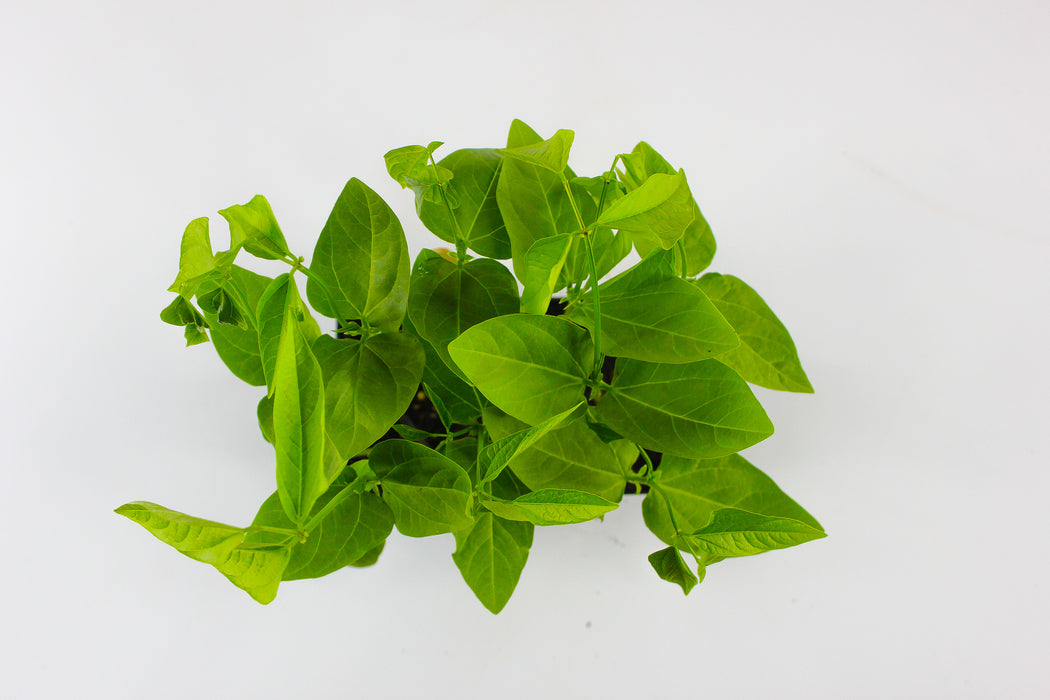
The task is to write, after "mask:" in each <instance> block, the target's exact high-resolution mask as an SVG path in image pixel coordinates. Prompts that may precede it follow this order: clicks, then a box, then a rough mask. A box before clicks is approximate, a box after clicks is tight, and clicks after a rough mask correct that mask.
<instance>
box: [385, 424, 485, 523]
mask: <svg viewBox="0 0 1050 700" xmlns="http://www.w3.org/2000/svg"><path fill="white" fill-rule="evenodd" d="M368 463H369V465H370V466H371V467H372V469H373V470H375V473H376V476H377V477H378V479H379V481H380V483H381V484H382V488H383V500H384V501H386V504H387V505H388V506H390V510H392V511H393V512H394V524H395V525H397V529H398V531H399V532H400V533H401V534H402V535H406V536H408V537H429V536H431V535H439V534H441V533H444V532H459V531H460V530H463V529H465V528H468V527H470V526H471V525H472V523H473V522H474V519H473V517H472V516H471V515H470V499H471V489H470V477H469V476H467V473H466V472H465V471H463V468H462V467H461V466H459V465H458V464H456V463H455V462H454V461H452V460H451V459H449V458H448V457H446V456H444V455H442V454H440V453H438V452H435V451H434V450H432V449H430V448H429V447H426V446H424V445H420V444H419V443H417V442H409V441H407V440H385V441H383V442H381V443H379V444H378V445H376V446H375V447H374V448H372V452H371V454H369V457H368Z"/></svg>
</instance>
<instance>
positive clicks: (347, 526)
mask: <svg viewBox="0 0 1050 700" xmlns="http://www.w3.org/2000/svg"><path fill="white" fill-rule="evenodd" d="M347 489H350V490H351V493H349V494H347V495H345V496H342V494H344V492H345V491H346V490H347ZM353 490H354V489H352V488H351V485H350V483H349V480H348V479H346V478H341V479H339V480H338V481H336V482H335V483H333V484H332V486H331V487H329V489H328V491H327V492H325V494H324V495H323V496H321V498H319V499H317V503H316V504H315V505H314V514H316V513H320V512H322V511H323V510H324V509H325V507H326V506H328V504H329V503H331V502H332V501H333V500H336V499H338V502H337V503H336V504H335V505H334V506H333V507H332V508H331V509H330V510H328V511H327V513H325V515H324V517H323V518H321V520H320V521H319V522H318V524H317V526H316V529H314V530H313V531H311V532H310V535H309V536H308V537H307V539H306V541H305V542H301V543H300V542H298V541H296V542H295V543H294V544H293V545H292V547H291V553H290V557H289V560H288V565H287V566H286V567H285V569H284V573H283V575H282V577H281V580H283V581H294V580H296V579H304V578H319V577H321V576H327V575H328V574H330V573H332V572H333V571H337V570H339V569H341V568H343V567H344V566H349V565H350V564H353V563H354V562H357V561H360V560H361V559H362V558H364V557H365V556H367V555H368V554H369V552H371V551H372V550H373V549H375V548H377V547H382V545H383V543H384V542H386V538H387V537H388V536H389V535H390V532H391V530H392V529H393V527H394V516H393V513H391V512H390V508H389V507H388V506H387V505H386V503H385V502H384V501H383V499H382V498H380V497H379V496H377V495H375V494H374V493H353V492H352V491H353ZM340 496H342V497H340ZM252 525H254V526H256V527H258V526H264V527H268V528H284V529H289V528H294V527H295V526H294V524H293V523H292V522H291V521H289V520H288V518H287V517H286V516H285V514H284V510H283V509H282V508H281V502H280V499H279V498H278V497H277V494H276V493H274V494H273V495H272V496H270V497H269V498H267V499H266V500H265V501H264V502H263V504H262V506H261V507H260V508H259V512H258V513H257V514H256V516H255V520H253V521H252ZM267 536H268V537H272V535H269V534H268V533H262V537H263V538H265V537H267Z"/></svg>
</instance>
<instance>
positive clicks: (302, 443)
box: [273, 284, 329, 526]
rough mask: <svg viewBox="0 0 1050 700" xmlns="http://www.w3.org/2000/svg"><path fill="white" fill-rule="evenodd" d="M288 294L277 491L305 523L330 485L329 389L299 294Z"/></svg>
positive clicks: (279, 376)
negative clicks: (303, 324) (304, 324)
mask: <svg viewBox="0 0 1050 700" xmlns="http://www.w3.org/2000/svg"><path fill="white" fill-rule="evenodd" d="M287 286H288V289H289V290H292V291H291V292H290V293H289V294H288V295H287V297H286V298H287V300H288V303H287V305H286V307H285V314H284V322H283V324H282V327H281V336H280V342H279V343H278V347H277V357H276V360H275V363H274V372H273V428H274V450H275V451H276V453H277V493H278V494H279V495H280V498H281V506H282V507H283V508H284V512H285V514H286V515H287V516H288V519H289V520H291V521H292V522H293V523H295V524H296V525H297V526H301V525H303V524H304V523H305V522H306V520H307V518H308V517H309V515H310V510H311V508H312V507H313V504H314V502H315V501H316V500H317V499H318V498H319V497H320V496H321V494H323V493H324V492H325V490H326V489H327V488H328V484H329V478H328V474H326V469H325V454H324V452H325V395H324V380H323V379H322V376H321V366H320V365H319V364H318V362H317V358H316V357H314V354H313V352H311V350H310V345H309V343H308V342H307V340H306V338H305V337H304V336H303V332H302V330H301V329H300V328H299V319H298V317H297V314H298V313H299V303H298V302H299V295H298V293H297V292H294V290H295V285H294V284H288V285H287Z"/></svg>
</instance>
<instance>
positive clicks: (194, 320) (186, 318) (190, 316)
mask: <svg viewBox="0 0 1050 700" xmlns="http://www.w3.org/2000/svg"><path fill="white" fill-rule="evenodd" d="M160 320H161V321H164V323H168V324H171V325H173V326H183V327H184V328H185V330H184V331H183V335H184V336H185V338H186V347H189V346H191V345H197V344H198V343H206V342H208V323H207V321H205V320H204V316H202V315H201V314H200V312H199V311H197V309H195V308H193V304H191V303H190V302H188V301H186V298H185V297H183V296H181V295H179V296H176V297H175V298H174V299H173V300H172V302H171V303H170V304H168V305H167V306H166V307H164V310H163V311H161V312H160Z"/></svg>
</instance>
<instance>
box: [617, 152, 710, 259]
mask: <svg viewBox="0 0 1050 700" xmlns="http://www.w3.org/2000/svg"><path fill="white" fill-rule="evenodd" d="M694 218H695V214H694V212H693V195H692V194H691V193H690V192H689V183H688V182H686V179H685V172H684V171H682V170H679V171H678V172H677V173H675V174H674V175H665V174H663V173H656V174H654V175H651V176H650V177H649V179H648V180H646V181H645V183H644V184H642V185H641V186H640V187H638V188H637V189H635V190H633V191H631V192H628V193H627V195H626V196H624V197H623V198H622V199H620V200H618V201H617V202H616V203H615V204H613V205H612V206H611V207H609V208H608V209H606V210H605V211H603V212H602V214H601V216H599V217H598V222H597V223H598V225H599V226H608V227H610V228H616V229H619V230H621V231H627V232H629V233H630V234H631V238H632V239H633V240H634V241H635V244H636V245H637V244H638V242H639V241H647V242H651V243H653V244H656V245H659V246H661V247H662V248H664V249H665V250H666V249H669V248H671V247H672V246H674V244H675V243H677V242H678V240H679V239H681V238H682V236H683V235H684V234H685V231H686V229H687V228H688V227H689V225H690V224H692V223H693V219H694Z"/></svg>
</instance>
